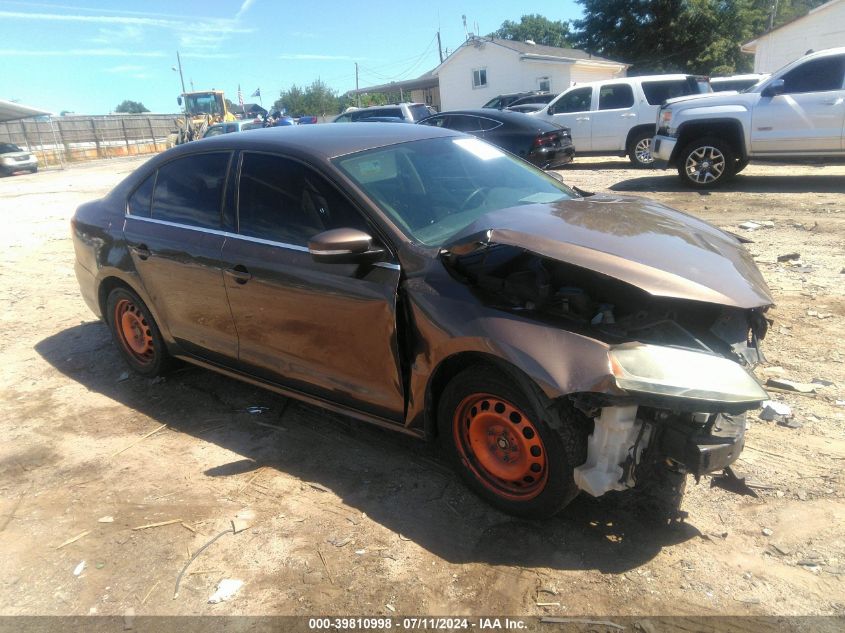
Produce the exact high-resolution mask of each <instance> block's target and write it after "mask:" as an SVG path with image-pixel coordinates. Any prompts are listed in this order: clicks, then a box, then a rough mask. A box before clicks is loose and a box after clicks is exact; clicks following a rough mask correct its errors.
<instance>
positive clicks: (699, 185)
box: [677, 136, 736, 189]
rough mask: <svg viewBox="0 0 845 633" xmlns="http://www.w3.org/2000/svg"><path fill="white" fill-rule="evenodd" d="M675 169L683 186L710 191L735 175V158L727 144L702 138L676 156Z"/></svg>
mask: <svg viewBox="0 0 845 633" xmlns="http://www.w3.org/2000/svg"><path fill="white" fill-rule="evenodd" d="M677 168H678V176H680V178H681V180H682V181H683V182H684V184H686V185H688V186H690V187H693V188H694V189H712V188H713V187H717V186H719V185H721V184H722V183H723V182H724V181H726V180H728V179H729V178H731V177H732V176H733V175H734V174H735V173H736V172H735V168H736V156H735V155H734V151H733V148H732V147H731V146H730V144H729V143H726V142H725V141H723V140H722V139H720V138H717V137H715V136H704V137H702V138H699V139H696V140H695V141H693V142H692V143H690V144H689V145H687V146H686V147H685V148H684V149H683V151H681V152H680V153H679V154H678V158H677Z"/></svg>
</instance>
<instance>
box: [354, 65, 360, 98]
mask: <svg viewBox="0 0 845 633" xmlns="http://www.w3.org/2000/svg"><path fill="white" fill-rule="evenodd" d="M355 97H356V98H357V104H358V107H359V108H360V107H361V93H360V92H358V62H355Z"/></svg>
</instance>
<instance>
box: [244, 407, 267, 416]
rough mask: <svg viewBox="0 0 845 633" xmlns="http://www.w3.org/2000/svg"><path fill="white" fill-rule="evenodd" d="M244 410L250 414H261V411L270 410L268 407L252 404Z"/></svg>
mask: <svg viewBox="0 0 845 633" xmlns="http://www.w3.org/2000/svg"><path fill="white" fill-rule="evenodd" d="M244 410H245V411H246V412H247V413H249V414H250V415H261V414H262V413H267V411H269V410H270V407H261V406H253V407H247V408H246V409H244Z"/></svg>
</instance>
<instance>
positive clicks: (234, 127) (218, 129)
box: [202, 119, 264, 138]
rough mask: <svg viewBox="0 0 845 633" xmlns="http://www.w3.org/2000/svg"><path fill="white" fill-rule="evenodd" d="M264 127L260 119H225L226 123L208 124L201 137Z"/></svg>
mask: <svg viewBox="0 0 845 633" xmlns="http://www.w3.org/2000/svg"><path fill="white" fill-rule="evenodd" d="M261 127H264V122H263V121H261V120H260V119H245V120H243V121H227V122H226V123H215V124H214V125H209V126H208V129H207V130H206V131H205V134H203V135H202V137H203V138H208V137H209V136H219V135H220V134H231V133H232V132H244V131H246V130H255V129H258V128H261Z"/></svg>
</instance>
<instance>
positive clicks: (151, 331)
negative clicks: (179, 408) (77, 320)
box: [106, 288, 172, 378]
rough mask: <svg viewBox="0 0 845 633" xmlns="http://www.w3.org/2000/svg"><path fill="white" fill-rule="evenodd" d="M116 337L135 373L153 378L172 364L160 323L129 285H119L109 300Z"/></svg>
mask: <svg viewBox="0 0 845 633" xmlns="http://www.w3.org/2000/svg"><path fill="white" fill-rule="evenodd" d="M106 319H107V321H108V324H109V330H111V334H112V338H113V339H114V342H115V343H116V344H117V348H118V349H119V350H120V353H121V355H122V356H123V358H124V360H125V361H126V363H127V364H128V365H129V367H130V368H131V369H132V370H134V371H135V372H137V373H139V374H141V375H142V376H146V377H147V378H153V377H155V376H160V375H161V374H164V373H166V371H167V369H168V368H169V367H170V364H171V360H172V359H171V357H170V354H169V353H168V352H167V348H166V347H165V345H164V340H163V339H162V337H161V332H159V329H158V326H157V325H156V323H155V321H154V320H153V316H152V314H150V311H149V309H147V306H146V305H144V302H143V301H141V298H140V297H138V295H136V294H135V293H134V292H132V291H131V290H129V289H128V288H115V289H114V290H112V291H111V293H109V297H108V301H107V303H106Z"/></svg>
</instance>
